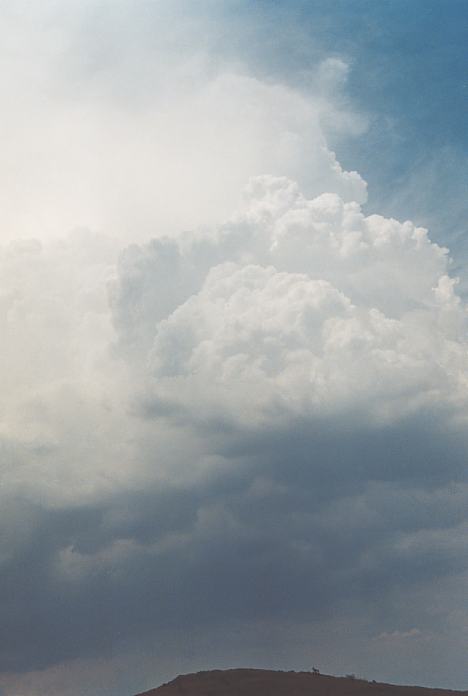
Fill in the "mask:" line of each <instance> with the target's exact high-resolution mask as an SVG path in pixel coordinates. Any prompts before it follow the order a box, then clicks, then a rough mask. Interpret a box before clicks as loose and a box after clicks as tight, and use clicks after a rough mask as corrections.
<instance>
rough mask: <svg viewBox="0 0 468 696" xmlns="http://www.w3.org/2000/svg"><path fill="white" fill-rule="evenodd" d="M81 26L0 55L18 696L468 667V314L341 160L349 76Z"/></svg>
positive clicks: (12, 630) (121, 17) (11, 14)
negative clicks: (4, 67)
mask: <svg viewBox="0 0 468 696" xmlns="http://www.w3.org/2000/svg"><path fill="white" fill-rule="evenodd" d="M81 4H82V3H76V4H73V6H72V4H70V8H71V9H70V15H69V16H68V15H67V18H66V21H65V18H64V17H61V18H60V17H57V15H56V12H57V8H55V9H54V8H53V7H52V6H50V7H49V5H47V12H46V14H43V10H41V11H40V12H38V9H37V7H36V5H35V4H34V3H29V4H28V6H29V5H30V7H29V11H30V14H29V13H27V16H26V15H25V16H23V14H22V13H21V11H20V10H19V9H15V7H13V6H12V4H11V3H10V4H9V6H8V12H7V13H6V20H7V22H6V26H7V28H8V31H7V30H4V33H5V34H8V35H12V36H13V35H14V36H16V35H17V33H18V32H19V34H18V35H19V36H21V37H22V39H23V40H22V41H21V42H20V43H21V46H20V47H18V48H17V50H18V51H19V55H17V54H16V53H15V52H14V51H13V50H10V51H9V52H8V51H6V53H5V55H4V54H1V56H3V58H2V59H3V60H5V61H6V63H7V64H8V65H12V67H13V68H14V70H12V71H10V72H8V71H4V73H2V79H3V81H4V82H2V88H3V89H4V92H5V94H6V95H8V98H6V99H5V103H6V106H7V107H8V108H5V114H4V116H5V123H6V130H5V132H4V133H3V134H2V136H0V144H1V145H2V155H3V157H4V160H5V162H7V163H9V165H11V166H8V167H7V168H6V170H5V171H6V172H7V173H6V174H4V171H3V170H2V172H0V185H1V190H2V195H3V196H4V199H5V206H4V208H2V209H3V211H4V228H5V241H4V242H2V246H1V248H0V276H1V287H0V331H1V336H2V340H1V342H0V378H1V384H2V389H1V392H0V467H1V486H0V520H1V524H2V537H1V540H0V571H1V572H0V626H1V631H2V641H1V642H2V649H1V651H0V671H1V674H0V688H3V689H4V691H5V693H6V694H7V696H12V695H13V694H17V693H21V694H22V695H23V694H24V696H37V694H43V693H47V694H51V695H53V694H60V696H64V695H65V696H69V695H70V696H76V695H77V694H82V693H83V688H82V687H81V686H80V684H81V681H80V680H86V679H87V678H88V676H89V675H90V674H91V675H95V676H93V677H92V678H93V679H94V680H95V681H94V682H93V683H92V684H90V686H89V693H99V694H101V693H106V692H105V690H103V689H101V687H100V686H96V684H102V681H103V680H107V682H106V683H108V684H109V685H110V686H108V687H106V688H108V693H109V694H110V693H112V694H115V693H117V691H118V688H121V689H123V688H124V687H123V686H121V687H118V686H115V683H114V682H112V679H111V676H110V674H111V673H113V672H114V671H115V670H114V667H115V664H116V663H117V662H118V660H120V659H122V664H124V665H126V664H127V662H126V660H130V661H131V660H132V659H133V658H132V657H129V655H130V656H131V655H132V654H133V653H134V652H135V651H138V650H139V649H141V651H142V652H144V647H142V646H145V645H146V646H153V647H152V648H151V650H153V649H154V652H155V654H156V655H157V656H159V655H162V657H161V658H160V659H161V661H162V662H161V667H160V668H159V667H158V669H159V670H160V671H159V672H158V674H161V675H162V674H164V675H166V674H167V672H168V671H169V670H170V669H172V666H174V669H175V668H176V667H177V669H184V668H185V665H192V664H193V665H194V666H195V667H196V666H197V665H198V664H200V661H198V662H197V659H198V657H200V660H202V658H203V660H204V661H205V662H204V664H205V663H206V660H208V659H209V656H210V655H211V654H213V655H215V658H213V659H214V660H216V662H217V664H220V665H227V664H231V663H232V662H236V659H237V658H236V656H241V655H242V656H244V657H245V659H247V658H248V659H252V660H253V659H254V658H253V657H251V655H254V654H255V655H257V654H258V655H261V659H262V660H264V661H265V662H266V663H268V664H271V663H272V662H273V663H274V664H273V666H278V665H281V666H285V663H286V661H287V657H285V656H289V657H291V655H294V654H295V653H297V654H300V655H308V653H307V650H308V649H309V648H308V647H307V646H308V645H309V643H308V642H307V641H308V640H309V641H310V644H311V645H313V647H314V649H315V650H317V651H318V650H319V649H320V645H321V643H322V639H323V644H324V645H325V646H326V650H327V651H328V653H329V656H331V657H330V658H329V659H330V662H329V664H330V665H331V667H330V668H331V669H332V668H333V664H343V663H344V658H343V654H345V653H346V654H347V655H354V656H356V650H357V648H353V646H352V645H350V643H351V642H353V641H352V640H350V639H349V636H350V635H358V634H359V636H360V637H359V640H357V639H356V641H355V642H356V643H357V644H359V646H360V647H361V648H362V654H366V655H370V656H371V657H369V661H368V662H367V663H366V662H365V660H364V661H363V662H361V664H363V665H367V666H368V667H369V668H371V667H373V666H374V665H377V667H376V669H377V668H378V669H380V671H381V673H383V674H385V673H386V672H385V671H384V667H385V665H384V667H382V659H383V658H382V657H381V655H382V653H379V650H380V651H382V650H384V648H385V650H387V653H386V654H388V655H390V658H389V660H391V659H394V661H395V664H398V660H400V662H401V664H402V665H403V666H402V667H401V668H399V670H400V671H397V673H398V674H407V673H409V672H408V661H409V657H408V655H411V653H410V652H408V651H406V647H405V646H407V645H408V642H412V644H414V645H415V646H416V647H415V648H414V649H415V650H420V664H421V668H420V671H419V672H414V674H422V675H424V674H427V675H428V676H427V680H432V681H434V680H436V678H437V673H436V670H437V664H439V663H437V660H436V659H435V658H434V655H435V654H438V655H440V654H447V655H453V656H454V657H453V665H454V671H455V672H456V673H457V674H459V673H460V669H459V665H460V664H462V661H461V660H462V658H461V657H460V653H459V652H457V650H455V649H453V650H452V648H453V645H454V644H455V641H456V639H457V640H458V637H459V636H462V637H463V636H465V638H466V632H465V633H464V630H465V629H464V628H463V626H464V624H465V622H466V612H465V613H464V610H463V609H462V608H461V603H460V602H459V603H458V605H457V606H455V600H456V598H458V597H460V596H461V595H462V593H463V587H464V584H463V583H464V581H465V575H466V572H467V570H468V568H467V566H468V552H467V542H466V540H467V538H468V535H467V531H468V530H467V518H466V511H467V509H468V481H467V477H466V450H467V444H468V443H467V436H466V432H467V429H466V422H467V415H468V410H467V396H468V381H467V374H468V371H467V368H468V353H467V341H466V307H465V305H464V303H463V301H462V298H461V297H460V295H459V293H458V292H457V279H456V278H455V277H453V273H452V270H453V267H454V264H453V262H452V260H451V259H450V256H449V252H448V250H447V249H444V248H443V247H441V246H439V245H437V244H434V243H432V242H431V240H430V238H429V236H428V233H427V231H426V230H424V229H422V228H420V227H418V226H416V225H414V224H413V223H411V222H409V221H405V222H399V221H397V220H394V219H390V218H385V217H382V216H379V215H367V213H366V209H365V201H366V195H367V194H366V187H367V185H366V182H365V181H364V180H363V179H362V178H361V176H360V175H359V174H358V173H357V172H354V171H346V170H345V169H344V168H343V167H342V166H341V165H340V163H339V162H338V160H337V158H336V156H335V154H334V152H333V151H332V150H331V149H330V147H329V146H328V145H327V138H326V132H325V129H326V128H328V129H332V130H333V129H334V132H335V134H336V133H337V132H339V133H340V134H341V136H342V137H345V136H352V135H355V134H356V133H359V132H362V131H363V129H364V128H365V121H366V119H365V118H363V117H361V116H359V115H358V114H356V113H354V112H352V110H351V109H349V108H348V105H347V104H346V100H345V99H344V97H343V92H342V90H343V85H344V82H345V78H346V74H347V71H348V66H347V64H346V63H345V61H343V60H341V59H339V58H337V57H332V58H326V57H325V58H324V59H323V60H322V62H321V63H320V65H318V66H317V67H316V70H315V72H314V75H313V79H312V77H311V83H312V86H311V88H310V91H301V92H299V91H297V90H295V89H292V88H291V87H288V86H284V85H282V84H279V83H278V82H272V81H268V80H262V79H260V78H259V76H258V75H252V74H249V72H248V71H247V70H246V69H245V66H244V68H243V67H242V66H240V65H238V64H236V63H233V62H232V61H228V59H227V57H224V59H223V60H221V58H219V61H218V63H219V65H218V64H216V65H215V64H214V63H215V62H216V61H215V62H213V59H212V58H210V56H209V55H208V53H209V51H208V52H207V54H205V52H203V51H201V52H200V54H198V53H197V52H196V51H194V46H198V43H197V42H198V36H199V33H197V32H198V28H199V25H198V24H196V23H195V24H194V25H193V26H192V25H191V21H192V20H193V18H192V20H191V15H190V17H185V16H184V17H182V16H180V17H179V14H178V13H177V12H175V18H176V19H178V20H180V21H179V24H177V37H178V38H177V40H175V43H176V44H177V43H178V42H179V43H180V42H182V43H184V41H185V39H186V38H187V46H186V50H184V51H182V52H181V54H180V55H179V52H178V50H177V45H175V46H174V45H171V42H170V41H169V42H168V41H167V40H163V39H164V37H165V35H166V33H165V31H164V29H165V27H167V22H168V17H167V14H168V15H169V17H170V19H171V21H172V13H171V12H169V11H167V14H166V12H165V11H164V9H163V4H158V3H155V4H154V5H152V7H151V11H150V9H149V8H147V12H148V15H144V13H143V14H142V13H141V11H140V12H136V14H135V16H133V14H132V12H129V11H128V7H127V5H126V4H125V3H120V4H119V8H120V11H119V12H118V13H117V14H116V16H115V17H113V20H112V21H110V20H109V21H107V20H106V12H105V8H104V9H101V10H98V9H97V8H96V9H95V12H94V13H91V15H90V14H89V13H88V10H86V11H85V10H82V9H80V8H79V7H78V5H80V6H81ZM91 5H92V3H91ZM142 5H145V7H146V6H147V4H146V3H143V4H142ZM208 5H211V3H208ZM184 6H185V5H184ZM158 8H159V9H158ZM72 9H73V11H72ZM83 12H84V15H83V14H82V13H83ZM49 13H50V14H49ZM143 15H144V16H143ZM145 17H146V18H147V19H148V17H149V18H150V19H151V21H149V19H148V21H146V19H145ZM51 18H55V20H56V21H55V22H54V21H52V19H51ZM39 19H40V21H39ZM85 19H86V21H84V20H85ZM156 20H158V21H156ZM159 20H161V21H159ZM143 26H144V27H145V32H143V34H144V40H143V39H142V41H141V44H140V43H138V42H136V41H135V39H134V34H132V32H133V31H134V32H135V34H136V35H138V36H140V35H142V34H141V32H142V28H143ZM151 27H157V31H156V29H155V32H156V34H154V35H153V34H152V33H151V31H150V28H151ZM146 30H147V31H146ZM129 32H130V34H131V37H133V38H130V39H129ZM179 33H180V35H179ZM158 37H159V39H160V41H158V40H156V39H158ZM6 38H7V37H6V36H5V40H6ZM28 38H29V39H31V40H32V39H33V41H32V44H31V41H29V40H26V39H28ZM101 39H102V40H101ZM124 39H126V40H124ZM166 39H167V37H166ZM137 44H138V45H137ZM184 45H185V44H184ZM30 46H32V48H30ZM10 48H11V46H10ZM195 54H196V55H195ZM32 56H34V57H37V60H32ZM194 56H195V57H194ZM218 57H219V56H218ZM8 74H14V75H20V76H21V80H20V79H16V80H8V79H7V78H6V77H5V75H8ZM71 77H73V79H71ZM28 86H29V87H28ZM150 86H151V89H150ZM44 90H45V92H44ZM44 93H46V94H47V95H48V98H47V99H43V98H42V96H43V94H44ZM129 102H130V103H131V107H130V104H129ZM124 103H125V104H127V107H126V108H123V104H124ZM18 105H21V109H19V106H18ZM29 107H30V108H29ZM33 107H34V108H33ZM19 113H21V118H19V117H18V114H19ZM30 113H34V119H33V120H32V119H31V117H30ZM324 124H325V125H324ZM5 133H6V135H5ZM31 151H33V152H34V153H35V157H34V158H33V159H31V155H30V153H31ZM84 182H85V183H84ZM296 182H298V183H296ZM243 189H244V193H243V194H241V192H242V190H243ZM2 200H3V199H2ZM233 210H234V211H235V212H232V211H233ZM83 220H87V221H90V223H89V224H90V225H91V226H92V228H93V230H94V231H90V230H88V229H87V228H79V227H78V228H75V229H74V231H72V232H71V233H68V234H65V232H64V231H65V230H67V229H69V228H72V227H73V226H74V225H76V224H77V223H80V221H83ZM223 221H224V222H223ZM180 230H186V231H183V232H181V231H180ZM187 230H189V231H187ZM447 588H448V589H447ZM454 598H455V599H454ZM326 627H328V628H326ZM326 631H328V633H326ZM325 635H327V636H328V638H327V639H325V638H323V636H325ZM259 637H260V638H259ZM347 641H348V642H347ZM460 644H461V643H460ZM154 646H156V647H154ZM180 646H183V650H184V651H185V652H184V654H185V655H193V654H194V655H196V656H198V657H197V659H195V658H193V660H192V662H190V659H192V658H190V659H189V658H188V657H187V660H186V661H185V662H184V661H183V659H182V658H180V662H177V659H176V658H177V655H178V651H179V649H182V648H180ZM207 646H211V648H210V650H212V653H211V652H210V651H209V650H208V647H207ZM304 646H305V647H304ZM402 646H403V647H402ZM147 650H148V651H149V652H148V654H149V653H150V652H151V650H150V649H149V648H147ZM197 650H198V651H199V652H197ZM262 650H263V652H261V651H262ZM323 650H324V651H325V648H323ZM353 650H355V652H354V653H353ZM132 651H133V652H132ZM190 651H192V652H190ZM203 651H204V652H203ZM233 651H234V652H233ZM255 651H257V652H255ZM288 651H289V652H288ZM301 651H302V652H301ZM340 651H341V652H340ZM405 651H406V652H405ZM233 654H234V658H233ZM418 654H419V653H418ZM278 656H279V657H278ZM340 656H341V657H340ZM150 657H151V655H150ZM150 657H148V660H150ZM304 659H306V658H304ZM307 659H309V657H307ZM333 659H335V660H336V661H335V663H334V662H333ZM356 659H357V658H356ZM450 659H452V658H451V657H448V658H447V660H446V661H447V664H448V665H449V666H448V667H447V674H449V673H450V665H451V664H452V663H450ZM239 660H240V657H239ZM281 660H283V662H281ZM379 660H380V662H379ZM205 666H208V667H209V666H210V665H206V664H205ZM309 666H310V665H307V667H309ZM349 668H350V669H351V670H352V669H353V666H352V665H350V667H349ZM93 670H94V671H93ZM99 670H101V671H99ZM106 670H107V671H106ZM405 670H406V672H405ZM431 670H432V671H431ZM457 670H458V671H457ZM66 672H69V674H71V675H72V677H70V679H71V681H72V682H73V683H71V682H67V681H66V676H64V675H65V673H66ZM99 675H101V676H99ZM102 675H104V676H102ZM90 678H91V677H90ZM100 679H101V682H99V680H100ZM457 679H458V677H457ZM83 683H84V682H83ZM123 683H124V682H123V681H122V684H123ZM457 683H458V682H457ZM67 684H68V685H67ZM125 684H127V682H125ZM150 685H152V684H150ZM132 688H134V687H133V686H128V689H127V686H125V689H127V691H128V693H130V690H131V689H132ZM100 689H101V690H100ZM122 693H123V692H122ZM125 693H126V692H125ZM119 696H120V692H119Z"/></svg>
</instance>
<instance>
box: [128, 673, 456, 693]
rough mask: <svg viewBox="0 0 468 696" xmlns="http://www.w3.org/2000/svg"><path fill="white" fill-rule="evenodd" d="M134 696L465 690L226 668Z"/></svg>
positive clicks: (183, 677) (438, 691)
mask: <svg viewBox="0 0 468 696" xmlns="http://www.w3.org/2000/svg"><path fill="white" fill-rule="evenodd" d="M137 696H468V691H450V690H448V689H429V688H425V687H420V686H395V685H393V684H382V683H379V682H375V681H372V682H368V681H365V680H363V679H357V678H351V677H331V676H328V675H323V674H313V673H312V672H273V671H269V670H263V669H229V670H224V671H223V670H213V671H211V672H198V673H197V674H185V675H182V676H179V677H177V678H176V679H174V680H173V681H171V682H169V683H168V684H163V685H162V686H159V687H158V688H156V689H151V690H150V691H145V692H144V694H138V695H137Z"/></svg>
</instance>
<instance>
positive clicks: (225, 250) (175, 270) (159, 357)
mask: <svg viewBox="0 0 468 696" xmlns="http://www.w3.org/2000/svg"><path fill="white" fill-rule="evenodd" d="M247 193H248V196H247V201H246V206H245V209H244V210H243V211H242V213H240V214H238V215H237V216H235V217H234V218H233V220H232V221H231V222H229V223H228V224H226V225H225V226H223V227H221V228H220V229H218V230H215V231H207V232H205V233H203V232H200V233H198V234H195V235H185V236H184V237H182V238H181V239H179V240H160V241H157V242H154V243H152V244H150V245H149V246H148V247H147V248H143V249H131V250H129V251H128V252H126V254H124V256H123V258H122V262H121V271H120V280H119V284H118V286H117V288H116V289H115V291H114V311H115V316H116V323H117V326H118V328H119V329H120V341H121V344H122V347H126V348H127V349H128V350H130V351H131V349H132V347H133V348H134V349H136V350H137V352H138V355H139V360H141V359H142V358H143V359H144V361H146V365H147V371H148V377H149V379H150V380H151V384H152V390H153V392H154V395H155V405H156V402H158V403H159V407H160V408H161V407H162V403H163V402H168V404H170V405H172V407H173V408H181V409H182V410H185V411H186V412H187V414H189V415H190V414H191V417H194V418H202V419H203V418H208V419H209V418H210V417H215V418H219V417H221V416H223V415H224V416H225V417H226V418H228V419H232V420H234V421H236V422H238V421H241V422H243V423H244V424H245V425H246V426H247V425H248V426H249V427H252V426H253V425H255V423H263V424H270V425H271V424H273V423H274V422H275V421H276V419H283V418H285V417H286V418H289V417H294V416H296V417H299V418H301V419H303V418H307V417H311V418H314V417H319V418H323V417H324V416H325V415H327V414H328V415H333V414H335V415H337V414H343V413H345V412H346V413H348V414H352V416H353V417H356V415H357V414H358V413H360V414H361V416H362V417H363V418H364V419H365V420H367V421H368V420H369V419H370V420H373V421H375V422H377V423H378V422H380V421H387V420H390V421H392V420H395V419H400V418H404V417H405V416H407V415H408V414H411V413H414V412H415V411H418V410H419V409H423V408H426V407H431V406H437V408H440V407H448V406H450V405H451V406H455V405H457V407H458V406H459V405H460V404H464V403H465V398H466V374H467V373H466V370H467V350H466V348H467V346H466V343H465V337H464V332H465V309H464V307H463V306H462V303H461V302H460V299H459V298H458V297H457V295H456V280H454V279H451V278H450V276H449V275H448V272H449V258H448V256H447V250H446V249H443V248H441V247H439V246H437V245H436V244H433V243H431V242H430V240H429V239H428V236H427V233H426V231H425V230H423V229H419V228H416V227H415V226H414V225H413V224H412V223H410V222H405V223H400V222H397V221H396V220H387V219H384V218H381V217H379V216H376V215H373V216H370V217H365V216H364V214H363V213H362V212H361V210H360V207H359V205H358V204H357V203H355V202H349V203H345V202H343V200H342V199H341V198H340V197H339V196H338V195H337V194H330V193H325V194H322V195H320V196H318V197H317V198H314V199H312V200H309V199H307V198H305V197H304V196H303V195H301V193H300V192H299V190H298V188H297V186H296V185H295V184H294V183H292V182H291V181H289V180H287V179H281V178H280V179H278V178H274V177H261V178H258V179H255V180H253V181H252V182H251V183H250V185H249V188H248V191H247ZM142 347H144V353H143V355H142V353H141V348H142Z"/></svg>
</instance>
